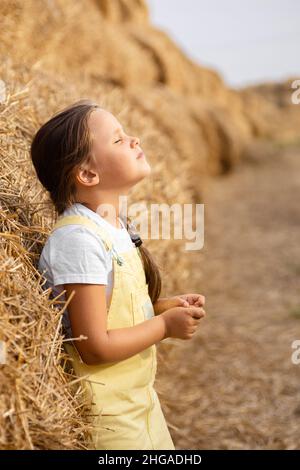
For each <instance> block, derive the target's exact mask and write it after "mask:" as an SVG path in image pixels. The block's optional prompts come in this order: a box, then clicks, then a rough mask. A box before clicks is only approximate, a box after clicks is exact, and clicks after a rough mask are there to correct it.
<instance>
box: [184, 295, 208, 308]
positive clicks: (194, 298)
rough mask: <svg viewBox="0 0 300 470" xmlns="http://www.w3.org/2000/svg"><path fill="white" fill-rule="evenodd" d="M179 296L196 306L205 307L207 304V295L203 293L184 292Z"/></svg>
mask: <svg viewBox="0 0 300 470" xmlns="http://www.w3.org/2000/svg"><path fill="white" fill-rule="evenodd" d="M177 297H179V298H180V299H183V300H185V301H187V302H188V304H189V305H193V306H194V307H203V305H204V304H205V296H204V295H201V294H182V295H179V296H177Z"/></svg>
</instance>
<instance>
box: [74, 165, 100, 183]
mask: <svg viewBox="0 0 300 470" xmlns="http://www.w3.org/2000/svg"><path fill="white" fill-rule="evenodd" d="M76 179H77V181H78V182H79V183H81V184H84V185H88V186H94V185H95V184H98V183H99V181H100V178H99V174H98V173H97V172H96V171H94V170H91V169H90V168H85V167H79V169H78V170H77V173H76Z"/></svg>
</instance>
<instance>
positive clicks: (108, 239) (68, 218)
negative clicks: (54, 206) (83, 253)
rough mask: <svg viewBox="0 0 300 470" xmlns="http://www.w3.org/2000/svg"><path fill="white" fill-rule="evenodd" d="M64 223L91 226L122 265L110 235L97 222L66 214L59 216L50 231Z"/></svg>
mask: <svg viewBox="0 0 300 470" xmlns="http://www.w3.org/2000/svg"><path fill="white" fill-rule="evenodd" d="M64 225H85V226H86V227H89V228H91V229H92V230H94V231H95V232H96V233H98V235H100V237H101V239H102V241H103V243H104V246H105V248H106V250H107V251H110V250H111V251H112V255H113V257H114V258H115V259H116V260H117V263H118V264H119V265H122V264H123V263H124V260H123V258H122V257H121V256H120V255H119V254H118V252H117V251H116V249H115V247H114V244H113V242H112V240H111V237H110V236H109V234H108V233H107V231H106V230H105V229H104V228H103V227H100V226H99V225H98V224H96V222H94V221H93V220H91V219H90V218H89V217H85V216H84V215H66V216H62V217H59V218H58V219H57V221H56V223H55V224H54V226H53V228H52V230H51V232H53V231H54V230H56V229H57V228H59V227H62V226H64Z"/></svg>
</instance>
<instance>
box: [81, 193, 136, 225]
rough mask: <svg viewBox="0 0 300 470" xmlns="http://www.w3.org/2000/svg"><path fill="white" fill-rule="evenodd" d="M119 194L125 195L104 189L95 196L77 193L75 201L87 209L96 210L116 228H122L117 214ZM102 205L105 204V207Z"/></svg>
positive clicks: (118, 212)
mask: <svg viewBox="0 0 300 470" xmlns="http://www.w3.org/2000/svg"><path fill="white" fill-rule="evenodd" d="M120 196H123V197H124V196H127V194H123V193H122V194H120V193H115V192H109V191H105V192H103V193H101V194H98V195H97V196H96V197H90V195H89V197H87V196H86V195H84V194H82V195H79V194H78V195H77V198H76V202H79V203H80V204H83V205H84V206H86V207H87V208H88V209H90V210H92V211H94V212H96V213H97V214H99V215H100V216H101V217H103V218H104V219H105V220H107V222H109V223H110V224H112V225H113V226H115V227H117V228H122V225H121V223H120V221H119V216H120V213H121V207H120V205H119V203H120V202H121V200H119V198H120ZM102 204H103V205H107V206H106V207H105V206H103V207H101V206H102Z"/></svg>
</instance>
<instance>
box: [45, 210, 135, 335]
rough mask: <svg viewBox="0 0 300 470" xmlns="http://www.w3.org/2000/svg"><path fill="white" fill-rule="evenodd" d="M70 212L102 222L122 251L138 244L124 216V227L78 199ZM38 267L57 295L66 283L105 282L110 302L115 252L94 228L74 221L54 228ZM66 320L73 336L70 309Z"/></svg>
mask: <svg viewBox="0 0 300 470" xmlns="http://www.w3.org/2000/svg"><path fill="white" fill-rule="evenodd" d="M67 215H83V216H86V217H89V218H90V219H91V220H93V221H94V222H96V223H97V224H98V225H99V226H102V227H103V228H104V229H106V231H107V232H108V234H109V235H110V237H111V239H112V241H113V243H114V246H115V249H116V251H117V252H118V253H122V252H126V251H129V250H132V248H133V247H135V245H134V243H133V241H132V240H131V238H130V235H129V233H128V231H127V229H126V227H125V225H124V223H123V221H122V220H121V219H120V218H119V221H120V224H121V225H122V228H117V227H114V226H113V225H112V224H111V223H109V222H107V221H106V220H105V219H104V218H103V217H101V216H100V215H99V214H98V213H96V212H94V211H92V210H91V209H89V208H87V207H86V206H84V205H83V204H80V203H74V204H73V205H72V206H71V207H69V208H68V209H66V210H65V211H64V212H63V214H61V216H67ZM38 270H39V272H40V273H42V274H43V276H44V277H45V278H46V283H45V284H44V286H43V288H44V289H48V288H49V287H51V288H52V296H53V297H56V296H57V295H58V294H59V293H61V292H62V291H63V290H64V288H63V284H68V283H69V284H73V283H76V282H77V283H86V284H105V285H106V286H107V287H106V301H107V305H109V303H110V298H111V294H112V286H113V264H112V253H111V251H109V252H108V251H106V249H105V246H104V244H103V241H102V239H101V237H100V235H99V234H97V233H96V232H95V231H94V230H93V229H92V228H89V227H86V226H84V225H73V224H70V225H65V226H63V227H59V228H57V229H56V230H54V232H53V233H51V234H50V235H49V237H48V239H47V241H46V243H45V245H44V247H43V250H42V252H41V256H40V259H39V263H38ZM59 300H60V301H63V300H65V294H62V295H61V296H60V297H59ZM62 321H63V325H64V327H65V330H66V335H67V336H68V337H71V336H72V332H71V326H70V322H69V317H68V311H67V309H66V310H65V311H64V314H63V319H62Z"/></svg>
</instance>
